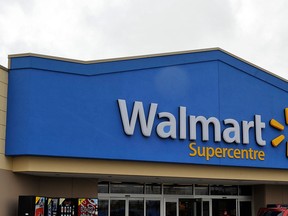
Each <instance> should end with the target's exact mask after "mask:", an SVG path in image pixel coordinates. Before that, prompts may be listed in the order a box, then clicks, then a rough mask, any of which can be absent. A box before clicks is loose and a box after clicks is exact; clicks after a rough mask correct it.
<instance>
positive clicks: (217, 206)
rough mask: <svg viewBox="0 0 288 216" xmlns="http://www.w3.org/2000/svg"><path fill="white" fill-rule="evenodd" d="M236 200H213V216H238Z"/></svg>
mask: <svg viewBox="0 0 288 216" xmlns="http://www.w3.org/2000/svg"><path fill="white" fill-rule="evenodd" d="M236 212H237V211H236V199H212V216H236Z"/></svg>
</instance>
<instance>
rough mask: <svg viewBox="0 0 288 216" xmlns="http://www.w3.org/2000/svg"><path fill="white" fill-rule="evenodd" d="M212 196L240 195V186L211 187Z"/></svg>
mask: <svg viewBox="0 0 288 216" xmlns="http://www.w3.org/2000/svg"><path fill="white" fill-rule="evenodd" d="M210 193H211V195H238V186H236V185H211V186H210Z"/></svg>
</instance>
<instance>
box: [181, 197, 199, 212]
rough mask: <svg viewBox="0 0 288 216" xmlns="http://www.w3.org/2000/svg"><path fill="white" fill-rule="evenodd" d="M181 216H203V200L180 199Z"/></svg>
mask: <svg viewBox="0 0 288 216" xmlns="http://www.w3.org/2000/svg"><path fill="white" fill-rule="evenodd" d="M179 216H202V202H201V199H179Z"/></svg>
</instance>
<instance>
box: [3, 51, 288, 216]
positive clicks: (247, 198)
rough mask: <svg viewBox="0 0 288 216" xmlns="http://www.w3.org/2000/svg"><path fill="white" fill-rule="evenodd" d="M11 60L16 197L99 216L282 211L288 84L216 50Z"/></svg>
mask: <svg viewBox="0 0 288 216" xmlns="http://www.w3.org/2000/svg"><path fill="white" fill-rule="evenodd" d="M9 58H10V62H9V69H8V71H9V72H8V106H7V129H6V145H5V157H7V158H9V160H11V161H12V165H11V169H10V170H9V171H10V172H11V173H10V174H9V175H12V176H11V178H25V181H26V182H27V183H25V184H27V185H29V188H30V189H29V190H27V191H23V187H25V184H24V185H22V186H21V187H19V186H17V187H19V188H20V189H17V191H15V192H14V193H15V194H19V195H21V194H35V195H37V194H41V195H43V196H75V197H77V196H85V197H89V196H90V197H91V196H93V197H97V198H98V199H99V215H100V216H102V215H103V216H116V215H117V216H118V215H121V216H128V215H137V216H138V215H139V216H142V215H153V216H154V215H155V216H164V215H165V216H166V215H167V216H168V215H169V216H182V215H183V216H184V215H188V214H189V215H201V216H212V215H213V216H214V215H227V214H228V215H231V216H232V215H235V216H236V215H255V214H256V212H257V209H258V208H259V207H262V206H265V205H266V204H268V203H285V202H286V203H288V195H286V192H287V191H288V187H287V182H288V181H287V179H288V178H287V177H288V170H287V168H288V147H287V146H288V144H287V138H286V137H287V135H288V134H287V133H288V130H287V128H286V126H287V124H288V100H287V98H288V85H287V81H286V80H284V79H282V78H279V77H277V76H275V75H274V74H272V73H270V72H267V71H265V70H264V69H261V68H259V67H257V66H255V65H253V64H251V63H249V62H247V61H245V60H243V59H240V58H238V57H236V56H234V55H232V54H230V53H228V52H226V51H224V50H222V49H219V48H215V49H206V50H196V51H187V52H177V53H166V54H158V55H149V56H139V57H131V58H122V59H110V60H100V61H78V60H70V59H63V58H58V57H51V56H43V55H38V54H19V55H11V56H10V57H9ZM14 175H15V176H17V177H15V176H14ZM9 178H10V177H9ZM22 182H23V181H22ZM16 184H17V183H16ZM33 185H35V187H33Z"/></svg>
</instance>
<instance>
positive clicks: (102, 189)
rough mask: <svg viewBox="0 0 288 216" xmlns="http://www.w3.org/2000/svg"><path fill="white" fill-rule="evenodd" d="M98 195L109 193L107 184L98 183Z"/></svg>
mask: <svg viewBox="0 0 288 216" xmlns="http://www.w3.org/2000/svg"><path fill="white" fill-rule="evenodd" d="M98 193H109V183H108V182H99V183H98Z"/></svg>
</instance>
